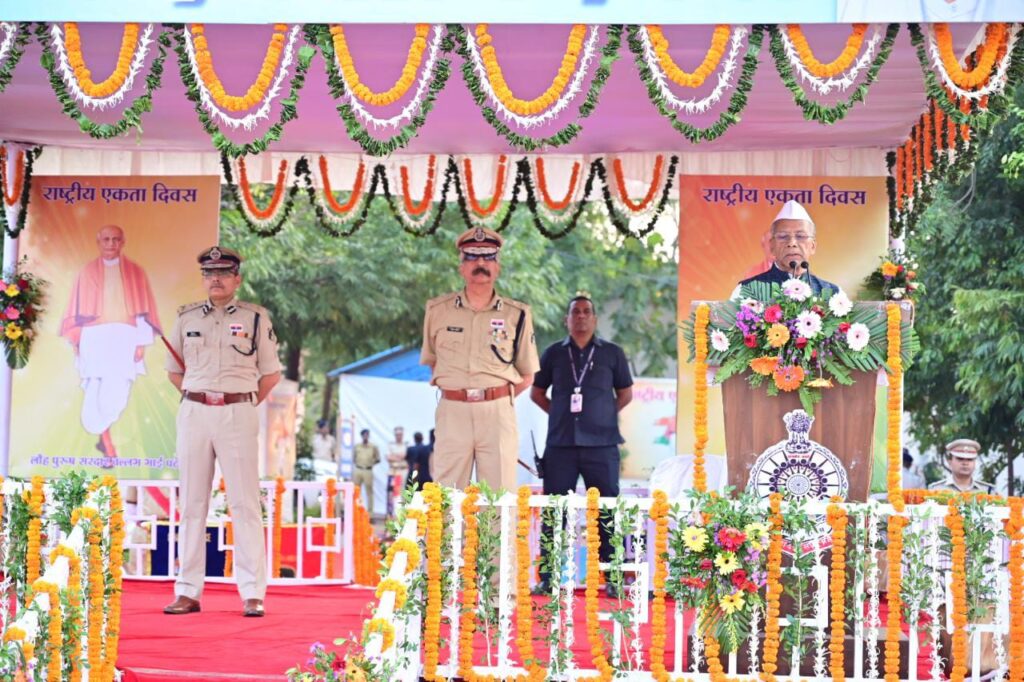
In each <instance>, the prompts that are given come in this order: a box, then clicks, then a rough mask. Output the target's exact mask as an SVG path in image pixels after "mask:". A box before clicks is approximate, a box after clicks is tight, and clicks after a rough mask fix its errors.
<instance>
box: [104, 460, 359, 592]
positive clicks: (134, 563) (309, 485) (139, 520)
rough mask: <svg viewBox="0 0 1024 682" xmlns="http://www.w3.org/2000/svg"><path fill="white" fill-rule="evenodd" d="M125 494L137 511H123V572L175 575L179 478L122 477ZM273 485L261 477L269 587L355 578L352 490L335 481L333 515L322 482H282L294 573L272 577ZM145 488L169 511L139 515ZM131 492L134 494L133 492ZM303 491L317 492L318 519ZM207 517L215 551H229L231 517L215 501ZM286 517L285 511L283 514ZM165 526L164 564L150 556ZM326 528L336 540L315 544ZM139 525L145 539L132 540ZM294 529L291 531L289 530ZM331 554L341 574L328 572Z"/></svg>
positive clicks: (150, 576)
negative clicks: (310, 558)
mask: <svg viewBox="0 0 1024 682" xmlns="http://www.w3.org/2000/svg"><path fill="white" fill-rule="evenodd" d="M118 483H119V484H120V485H121V489H122V490H123V491H124V493H123V495H124V497H125V498H126V499H135V500H137V503H136V504H135V510H134V511H133V510H132V509H131V508H130V505H129V508H128V509H126V510H125V525H126V527H127V529H128V530H127V536H126V538H125V549H128V550H131V553H130V555H129V560H128V561H127V562H126V563H125V570H126V573H127V574H128V575H127V576H126V577H129V578H131V579H133V580H167V579H169V578H174V577H176V576H177V575H178V562H177V546H178V543H177V539H178V535H179V530H178V527H179V523H178V517H179V514H180V511H181V501H180V498H179V482H178V481H143V480H121V481H118ZM276 487H277V483H276V481H273V480H269V481H261V482H260V492H261V498H262V506H263V510H264V536H265V538H266V546H267V574H268V576H270V577H269V578H268V581H267V582H268V584H270V585H303V584H344V583H351V582H352V581H353V580H354V576H355V561H354V558H353V554H352V551H353V537H354V535H353V533H354V527H353V519H354V517H355V492H354V488H353V485H352V483H351V482H345V481H339V482H338V483H337V485H336V487H337V491H338V495H339V496H340V497H341V505H340V506H336V507H335V514H334V517H333V518H330V519H328V518H325V517H324V514H323V510H324V509H325V505H324V499H325V496H326V484H325V483H323V482H318V481H285V483H284V487H285V492H284V494H283V496H282V510H286V509H291V511H292V513H293V515H291V516H290V519H289V520H288V521H287V522H285V520H284V519H282V520H281V523H282V525H283V526H284V525H287V526H288V527H289V532H290V533H291V532H294V535H295V566H294V567H291V568H294V571H295V575H294V577H273V576H271V570H270V567H271V566H272V565H273V557H274V553H275V551H278V549H277V548H275V546H274V496H275V494H276V493H275V490H276ZM147 488H150V489H155V490H156V491H157V492H158V494H159V495H160V496H161V497H163V498H166V504H167V514H166V517H164V515H163V514H160V515H157V514H152V513H149V514H147V513H142V512H140V511H138V510H139V509H143V508H144V505H143V500H144V499H146V496H147V495H150V493H149V492H148V491H147ZM132 491H134V495H132V494H131V493H132ZM306 493H315V494H316V495H317V499H318V500H319V502H320V509H321V513H320V516H318V517H307V516H306V513H305V497H306ZM214 494H215V495H216V493H214ZM210 510H211V516H209V517H208V525H213V526H215V527H216V533H217V549H218V550H220V551H225V550H231V549H233V545H232V544H231V543H228V542H227V541H226V533H225V531H226V528H227V526H226V524H227V522H229V521H230V520H231V518H230V516H228V515H225V514H222V513H217V509H216V508H215V504H214V503H212V502H211V505H210ZM282 516H285V517H288V516H289V515H288V514H282ZM162 524H166V525H167V540H166V547H165V549H166V554H165V556H164V560H163V561H162V562H156V561H153V560H152V557H153V553H154V552H155V551H156V550H157V548H158V545H157V526H158V525H162ZM328 527H332V528H333V529H334V542H333V543H332V544H331V545H330V546H327V545H325V544H323V543H318V542H317V541H316V539H315V538H314V532H315V531H316V530H318V529H320V530H325V529H326V528H328ZM135 529H139V530H141V531H142V532H143V533H145V535H146V539H145V540H144V541H141V540H133V539H132V536H133V535H135V534H136V533H133V530H135ZM292 529H294V530H292ZM307 554H315V555H317V556H316V559H315V562H316V563H315V565H314V566H315V569H314V572H313V573H314V574H313V575H311V576H306V573H307V572H308V570H307V569H308V568H309V566H308V565H307V557H306V555H307ZM329 554H334V555H335V557H336V561H339V562H340V567H341V571H340V575H338V576H331V575H328V571H327V565H328V555H329ZM207 581H209V582H234V578H226V577H223V576H208V577H207Z"/></svg>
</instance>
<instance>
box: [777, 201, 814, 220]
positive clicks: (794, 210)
mask: <svg viewBox="0 0 1024 682" xmlns="http://www.w3.org/2000/svg"><path fill="white" fill-rule="evenodd" d="M780 220H806V221H807V222H809V223H810V224H811V225H814V221H813V220H811V214H810V213H808V212H807V209H806V208H804V207H803V204H801V203H800V202H798V201H794V200H793V199H790V200H789V201H787V202H786V203H785V204H783V205H782V208H781V209H780V210H779V213H778V215H776V216H775V219H774V220H773V221H772V225H774V224H775V223H777V222H779V221H780Z"/></svg>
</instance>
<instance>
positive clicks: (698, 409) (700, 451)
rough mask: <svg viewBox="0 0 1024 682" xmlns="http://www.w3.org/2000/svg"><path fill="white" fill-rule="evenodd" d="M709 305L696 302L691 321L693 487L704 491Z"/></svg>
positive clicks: (706, 477)
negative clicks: (692, 344) (693, 356)
mask: <svg viewBox="0 0 1024 682" xmlns="http://www.w3.org/2000/svg"><path fill="white" fill-rule="evenodd" d="M710 319H711V306H709V305H708V304H707V303H701V304H700V305H698V306H697V312H696V316H695V321H694V324H693V342H694V347H695V349H696V352H695V359H694V363H693V386H694V397H693V436H694V443H693V488H694V490H696V491H697V492H701V493H703V492H707V488H708V476H707V471H705V468H704V448H705V447H707V444H708V365H707V359H708V322H709V321H710Z"/></svg>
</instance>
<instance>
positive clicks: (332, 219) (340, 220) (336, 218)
mask: <svg viewBox="0 0 1024 682" xmlns="http://www.w3.org/2000/svg"><path fill="white" fill-rule="evenodd" d="M372 176H373V170H372V167H371V166H365V167H364V170H363V183H362V186H361V187H358V188H357V187H355V186H353V188H352V191H356V190H358V191H359V200H358V201H357V202H356V205H355V206H353V207H352V208H351V210H349V211H348V212H346V213H338V212H337V211H335V210H334V209H333V208H331V205H330V204H329V203H327V199H326V198H325V197H324V193H325V192H326V191H327V190H326V189H324V187H323V184H322V181H321V186H320V188H319V189H317V187H316V186H314V187H313V199H314V201H316V204H317V206H319V207H320V208H321V209H322V210H323V217H324V220H325V221H326V222H327V223H329V224H330V225H331V226H332V227H336V228H344V227H347V226H348V225H349V224H350V223H351V222H352V221H354V220H355V219H356V218H357V217H359V216H360V215H362V212H363V211H362V209H363V204H365V203H366V202H367V201H368V200H369V197H368V196H367V193H368V188H369V183H370V179H371V177H372Z"/></svg>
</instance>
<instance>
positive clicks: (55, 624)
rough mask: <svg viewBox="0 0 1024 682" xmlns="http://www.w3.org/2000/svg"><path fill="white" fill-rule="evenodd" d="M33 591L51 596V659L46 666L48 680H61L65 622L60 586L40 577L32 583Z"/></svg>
mask: <svg viewBox="0 0 1024 682" xmlns="http://www.w3.org/2000/svg"><path fill="white" fill-rule="evenodd" d="M32 592H33V593H34V594H43V593H45V594H47V595H48V596H49V598H50V599H49V601H50V610H49V617H50V623H49V628H48V630H47V638H46V640H47V641H46V644H47V646H46V649H47V654H48V655H49V657H50V660H49V662H48V663H47V666H46V679H47V682H61V679H62V678H61V666H62V664H63V660H62V659H61V645H63V643H64V635H63V632H62V628H63V627H64V622H63V610H62V609H61V604H60V588H59V587H57V586H56V585H55V584H53V583H51V582H49V581H47V580H43V579H42V578H40V579H38V580H36V581H35V582H33V583H32ZM26 658H27V655H26Z"/></svg>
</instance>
